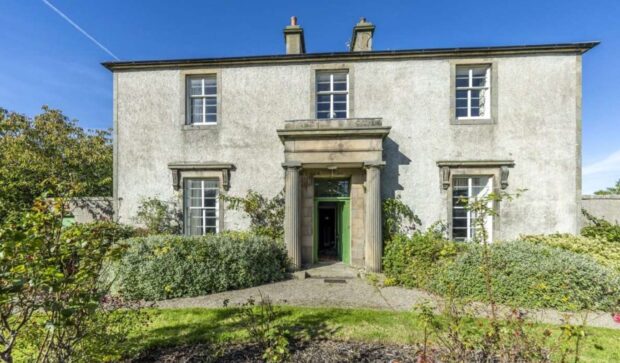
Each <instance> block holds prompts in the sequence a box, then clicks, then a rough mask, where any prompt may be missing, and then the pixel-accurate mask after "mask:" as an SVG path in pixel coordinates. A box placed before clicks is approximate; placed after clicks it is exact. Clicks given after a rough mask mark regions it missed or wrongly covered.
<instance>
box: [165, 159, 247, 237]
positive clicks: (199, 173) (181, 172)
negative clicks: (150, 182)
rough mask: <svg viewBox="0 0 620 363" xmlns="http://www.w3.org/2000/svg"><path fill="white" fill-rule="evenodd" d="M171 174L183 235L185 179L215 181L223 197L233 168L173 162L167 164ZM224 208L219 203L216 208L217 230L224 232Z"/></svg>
mask: <svg viewBox="0 0 620 363" xmlns="http://www.w3.org/2000/svg"><path fill="white" fill-rule="evenodd" d="M168 169H170V171H171V174H172V187H173V189H174V190H175V191H176V201H177V203H178V205H180V206H181V207H182V211H183V233H185V225H184V224H185V204H184V203H185V196H184V192H185V188H184V185H185V182H184V180H185V179H217V180H218V183H219V186H220V195H225V194H226V192H227V191H228V189H229V187H230V171H231V170H235V166H234V165H233V164H230V163H185V162H174V163H169V164H168ZM225 211H226V208H225V207H224V203H222V202H221V201H220V203H219V208H218V215H219V219H218V224H219V225H218V230H219V231H220V232H222V231H224V230H225V229H224V213H225Z"/></svg>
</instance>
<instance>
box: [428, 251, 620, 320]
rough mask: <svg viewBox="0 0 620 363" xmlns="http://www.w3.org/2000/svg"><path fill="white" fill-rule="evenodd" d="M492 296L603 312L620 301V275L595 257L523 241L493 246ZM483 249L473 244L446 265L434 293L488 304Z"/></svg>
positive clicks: (434, 283)
mask: <svg viewBox="0 0 620 363" xmlns="http://www.w3.org/2000/svg"><path fill="white" fill-rule="evenodd" d="M489 247H490V256H491V266H490V269H491V274H492V276H493V279H492V285H493V294H494V299H495V300H496V302H497V303H503V304H507V305H513V306H520V307H529V308H556V309H560V310H579V309H604V310H609V309H613V308H614V307H615V306H617V304H618V302H619V301H620V275H619V274H618V273H616V272H615V271H613V270H611V269H609V268H606V267H604V266H601V265H599V264H598V263H597V262H596V261H594V260H593V259H591V258H589V257H587V256H582V255H579V254H576V253H574V252H570V251H565V250H562V249H559V248H554V247H550V246H546V245H542V244H534V243H529V242H524V241H515V242H504V243H494V244H491V245H490V246H489ZM482 258H483V247H481V246H480V245H475V244H471V245H468V246H467V251H466V252H464V253H463V254H461V255H459V256H458V257H457V258H456V260H455V262H454V263H453V264H447V265H445V268H443V269H442V270H441V272H440V273H439V274H437V275H436V278H435V279H434V280H433V281H432V283H431V286H430V289H431V290H432V291H434V292H436V293H439V294H442V295H451V296H455V297H458V298H464V299H465V300H469V301H485V300H486V299H487V291H486V288H485V279H484V276H483V273H482V270H481V268H480V266H481V260H482Z"/></svg>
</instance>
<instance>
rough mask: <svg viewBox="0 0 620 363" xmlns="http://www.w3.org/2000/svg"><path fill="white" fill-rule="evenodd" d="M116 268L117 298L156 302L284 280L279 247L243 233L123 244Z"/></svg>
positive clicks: (283, 256)
mask: <svg viewBox="0 0 620 363" xmlns="http://www.w3.org/2000/svg"><path fill="white" fill-rule="evenodd" d="M124 242H125V243H126V244H128V245H129V248H128V250H127V252H126V253H125V255H124V257H123V258H122V260H121V262H120V263H119V264H118V266H117V267H116V278H117V282H118V283H119V284H120V288H119V291H120V293H121V294H122V295H124V296H126V297H129V298H132V299H146V300H161V299H168V298H175V297H190V296H198V295H205V294H210V293H214V292H220V291H226V290H234V289H241V288H246V287H252V286H257V285H261V284H265V283H269V282H274V281H278V280H282V279H284V278H285V277H286V276H287V274H286V270H287V268H288V258H287V254H286V250H285V248H284V246H283V245H282V243H280V242H276V241H274V240H272V239H270V238H267V237H260V236H253V235H249V234H245V233H223V234H217V235H207V236H201V237H188V236H177V235H159V236H149V237H140V238H133V239H129V240H126V241H124Z"/></svg>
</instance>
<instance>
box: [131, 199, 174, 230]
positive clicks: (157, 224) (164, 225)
mask: <svg viewBox="0 0 620 363" xmlns="http://www.w3.org/2000/svg"><path fill="white" fill-rule="evenodd" d="M181 217H182V212H181V211H180V210H178V209H177V208H176V206H175V205H174V204H173V203H168V202H164V201H163V200H159V199H157V198H145V199H142V200H141V201H140V206H138V212H137V213H136V216H135V218H134V220H135V221H136V222H137V223H139V224H141V225H143V226H144V227H145V228H146V231H147V234H176V233H179V232H180V231H181V222H180V221H181Z"/></svg>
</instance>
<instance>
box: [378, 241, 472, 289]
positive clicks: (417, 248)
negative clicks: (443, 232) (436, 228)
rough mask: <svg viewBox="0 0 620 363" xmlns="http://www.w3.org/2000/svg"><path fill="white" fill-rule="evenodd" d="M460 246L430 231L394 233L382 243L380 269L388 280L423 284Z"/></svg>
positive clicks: (408, 283) (417, 285) (451, 258)
mask: <svg viewBox="0 0 620 363" xmlns="http://www.w3.org/2000/svg"><path fill="white" fill-rule="evenodd" d="M462 246H463V245H459V244H457V243H455V242H453V241H449V240H446V239H444V238H442V237H441V236H440V235H438V234H436V233H432V232H427V233H415V234H413V235H412V236H406V235H403V234H400V235H396V236H394V237H393V238H392V240H390V241H389V242H387V243H386V246H385V251H384V257H383V272H384V273H385V275H386V276H387V277H388V279H389V280H388V281H389V284H398V285H402V286H406V287H419V288H425V287H427V286H426V285H427V284H428V283H429V282H430V281H432V280H433V278H434V277H435V274H436V273H437V272H439V270H440V268H441V267H442V266H443V264H445V263H447V262H450V261H452V260H453V258H454V257H455V256H456V254H457V252H458V250H459V249H462Z"/></svg>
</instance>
